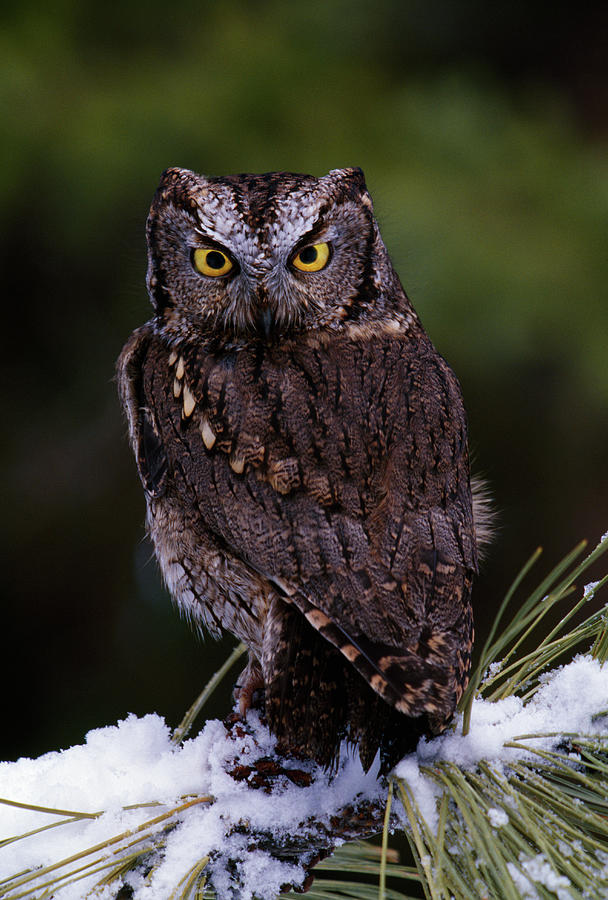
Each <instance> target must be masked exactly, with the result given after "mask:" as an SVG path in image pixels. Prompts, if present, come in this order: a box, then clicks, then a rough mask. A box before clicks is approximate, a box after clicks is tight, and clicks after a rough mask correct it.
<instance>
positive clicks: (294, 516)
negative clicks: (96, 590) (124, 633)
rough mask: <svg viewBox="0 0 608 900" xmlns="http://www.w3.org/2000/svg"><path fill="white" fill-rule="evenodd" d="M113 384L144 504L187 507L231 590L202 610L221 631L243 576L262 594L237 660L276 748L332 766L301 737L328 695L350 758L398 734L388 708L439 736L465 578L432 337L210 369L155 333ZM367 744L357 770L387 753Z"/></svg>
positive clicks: (305, 343)
mask: <svg viewBox="0 0 608 900" xmlns="http://www.w3.org/2000/svg"><path fill="white" fill-rule="evenodd" d="M119 366H120V369H121V372H122V375H121V377H120V383H121V385H122V388H121V390H122V395H123V403H124V405H125V407H126V409H127V414H128V417H129V422H130V432H131V438H132V442H133V445H134V449H135V453H136V458H137V462H138V467H139V471H140V475H141V478H142V481H143V484H144V487H145V489H146V492H147V495H148V500H149V504H150V505H151V506H152V507H153V506H154V505H155V504H158V505H162V504H166V503H170V504H173V506H181V507H182V508H183V510H184V519H183V525H182V527H183V528H184V530H185V531H186V530H188V529H189V537H188V540H189V546H192V545H193V544H194V545H196V543H197V542H200V544H201V546H203V547H207V546H209V545H212V546H213V548H214V552H217V553H218V554H219V555H220V556H221V557H222V560H223V567H221V572H220V571H219V570H218V574H217V576H216V582H217V581H221V579H224V580H225V582H226V583H225V584H224V585H223V587H222V585H220V586H219V587H218V584H215V586H214V588H213V590H211V588H209V590H208V591H207V596H206V597H205V598H203V601H202V602H203V603H205V602H206V603H207V604H209V605H210V606H214V608H215V609H216V612H215V613H213V615H217V617H218V618H219V619H221V618H222V617H221V614H219V613H218V612H217V605H218V603H219V602H220V601H219V600H218V597H219V596H220V595H221V594H222V590H223V591H224V594H225V595H228V594H230V593H231V595H232V596H234V594H235V593H238V592H239V590H241V593H243V594H244V595H243V596H242V598H241V599H242V603H243V604H250V605H251V604H252V599H251V597H250V596H247V595H246V593H245V591H244V590H243V589H242V588H239V586H240V585H241V583H242V580H243V570H245V571H250V572H251V578H252V583H253V584H254V585H255V590H256V591H257V592H258V595H259V594H260V592H261V593H264V585H266V586H267V590H266V596H265V599H264V600H263V601H260V602H259V603H258V606H257V607H256V609H255V610H253V609H252V611H251V614H252V615H253V617H254V618H256V617H257V619H258V620H263V621H260V622H259V633H258V636H257V638H255V639H252V638H251V636H250V637H249V641H250V643H251V642H252V640H253V642H254V643H255V646H254V647H253V650H254V653H255V655H256V656H257V658H258V660H259V662H260V664H261V667H262V671H263V675H264V681H265V683H266V698H267V714H268V715H269V717H270V720H271V723H274V727H275V730H276V731H277V732H278V733H283V734H284V735H287V736H289V735H288V733H290V735H291V737H292V738H294V735H295V741H296V743H297V742H298V741H299V742H300V744H302V745H305V746H306V747H307V748H308V750H310V751H311V752H312V754H313V755H316V757H317V758H318V759H320V760H321V761H325V762H331V760H332V759H333V758H334V756H335V752H336V749H335V747H334V748H333V749H332V750H331V752H329V751H327V752H325V753H324V752H323V750H322V747H321V745H322V743H323V740H324V739H325V737H326V736H327V735H326V734H325V732H323V734H321V736H320V737H319V738H318V739H317V738H307V737H306V736H307V735H308V734H309V732H310V730H311V728H313V729H314V727H315V726H313V724H312V722H313V720H314V719H315V718H316V720H317V721H319V720H320V719H322V718H323V716H325V717H326V718H327V709H325V708H321V707H322V698H323V697H325V699H327V697H326V695H327V692H328V691H329V694H330V695H331V698H330V699H331V703H334V704H337V705H338V706H339V705H340V704H341V706H342V713H343V715H342V718H343V720H344V722H343V723H342V724H336V725H334V726H331V725H330V724H329V723H327V722H325V724H324V725H323V726H322V727H321V726H319V727H321V731H323V728H324V729H325V731H326V732H327V733H329V732H331V729H332V727H333V729H334V732H335V733H334V734H333V739H334V741H335V740H339V738H340V737H343V736H348V737H351V739H359V738H360V737H361V735H363V734H364V733H366V729H367V730H368V731H369V721H368V722H365V721H363V720H364V719H365V718H366V717H367V718H368V719H370V715H371V719H370V721H371V720H373V719H374V716H379V717H380V718H378V724H377V727H381V726H380V724H379V723H380V722H381V720H382V716H384V717H385V718H386V716H387V715H388V716H393V717H394V716H395V715H396V714H395V713H394V712H386V710H385V709H383V708H384V707H386V704H388V705H389V707H390V708H391V709H393V710H396V711H397V712H398V713H400V714H404V715H405V716H408V717H416V718H417V719H418V722H419V725H420V730H422V731H424V730H425V729H426V730H427V731H428V730H430V731H433V730H440V729H441V727H442V726H443V725H444V723H445V722H447V721H448V720H449V718H450V716H451V715H452V713H453V711H454V708H455V705H456V703H457V701H458V699H459V697H460V695H461V694H462V691H463V690H464V687H465V686H466V682H467V679H468V671H469V665H470V651H471V644H472V616H471V606H470V590H471V581H472V576H473V573H474V571H475V570H476V566H477V559H476V548H475V532H474V526H473V519H472V509H471V492H470V484H469V470H468V457H467V434H466V417H465V413H464V409H463V405H462V400H461V396H460V390H459V387H458V383H457V381H456V379H455V376H454V375H453V373H452V372H451V370H450V368H449V367H448V366H447V364H446V363H445V362H444V361H443V359H442V358H441V357H440V356H439V355H438V354H437V353H436V351H435V350H434V348H433V347H432V345H431V344H430V342H428V340H427V339H426V337H425V336H424V335H422V336H421V335H420V334H417V335H416V336H414V337H410V336H408V334H403V335H399V334H394V333H387V332H386V331H382V329H379V331H378V334H377V335H370V334H367V335H366V336H365V337H355V338H352V337H349V336H348V335H346V334H342V335H334V336H332V337H330V338H327V339H326V340H324V341H323V342H320V341H319V340H315V339H310V338H303V339H302V340H301V341H296V340H293V341H291V342H285V343H283V344H282V345H281V347H273V346H267V345H264V344H262V343H253V342H252V343H251V344H249V345H244V346H243V347H240V348H239V349H233V350H224V351H223V352H222V353H217V354H214V353H212V352H209V351H207V350H204V349H202V348H201V347H200V346H195V345H190V346H188V345H183V346H181V347H179V348H177V347H176V348H174V349H171V348H169V347H168V346H167V345H166V344H165V343H164V342H163V340H162V339H161V338H160V337H159V336H157V335H156V333H155V331H154V328H153V326H152V325H151V324H149V325H147V326H144V327H143V328H142V329H140V330H139V331H138V332H136V333H135V334H134V335H133V337H132V338H131V340H130V342H129V343H128V344H127V346H126V347H125V350H124V351H123V354H122V357H121V362H120V363H119ZM161 518H162V517H161ZM193 535H194V537H193ZM153 537H154V540H155V543H156V545H157V550H158V544H159V541H160V542H162V541H163V540H165V537H163V535H159V534H156V535H155V534H153ZM166 539H167V540H168V539H169V536H167V537H166ZM170 539H171V540H172V541H175V535H172V536H171V538H170ZM159 557H160V558H161V564H162V553H159ZM233 572H234V573H236V574H235V576H234V579H233V581H232V582H231V577H232V573H233ZM165 575H167V573H166V572H165ZM207 577H208V578H210V577H211V576H210V574H209V572H207ZM167 580H168V581H170V579H169V578H168V579H167ZM211 580H212V579H211ZM306 623H308V625H307V624H306ZM221 624H224V623H221ZM308 626H311V627H308ZM226 627H230V626H229V625H228V626H226ZM232 630H235V633H237V634H238V635H239V636H240V637H243V636H244V635H243V634H241V633H239V631H238V629H236V628H233V629H232ZM250 631H251V630H250ZM315 634H316V635H317V637H314V635H315ZM319 635H320V636H322V639H321V638H319V637H318V636H319ZM319 642H320V643H319ZM327 642H329V645H333V647H335V648H337V650H338V651H339V654H336V653H335V652H334V651H331V648H330V647H329V645H328V644H327ZM323 654H324V655H325V657H326V659H325V661H322V659H321V657H323ZM336 660H337V661H336ZM340 660H341V662H340ZM345 660H347V661H348V664H347V665H346V667H345V666H344V662H345ZM304 665H307V666H308V668H309V670H310V671H308V672H304V670H303V666H304ZM323 666H324V667H325V668H324V669H323ZM315 667H316V668H315ZM322 669H323V671H322ZM354 670H356V672H358V673H359V675H360V676H362V677H363V679H364V681H365V682H366V683H367V685H369V686H370V687H371V688H372V689H373V692H375V694H374V695H371V696H372V700H371V701H370V699H369V697H368V699H367V701H366V703H367V706H365V704H363V705H362V704H361V703H360V702H358V701H357V702H355V701H354V700H353V699H352V697H350V695H349V696H347V693H348V691H350V693H351V694H352V693H353V690H354V691H357V690H360V691H363V689H364V688H365V685H364V684H363V683H362V682H361V679H360V678H358V677H357V676H356V674H355V673H354ZM315 673H316V674H315ZM287 679H290V683H287ZM340 680H342V681H344V682H345V686H344V685H343V686H339V685H338V686H336V684H334V682H336V681H340ZM322 685H325V687H322ZM327 685H329V687H327ZM353 685H354V688H353ZM365 690H367V688H365ZM332 691H333V693H332ZM345 691H346V693H345ZM311 694H312V696H311ZM315 697H316V698H317V699H316V701H315ZM374 697H375V699H374ZM298 698H299V699H298ZM302 698H306V702H307V703H308V709H309V711H308V713H305V712H301V711H300V712H298V709H297V708H296V707H297V705H298V703H299V702H300V701H302ZM378 698H382V700H383V701H386V703H382V702H381V701H379V699H378ZM315 702H318V705H319V709H317V710H315ZM370 704H371V705H370ZM374 704H375V705H374ZM372 707H373V711H372V713H370V710H371V709H372ZM311 709H312V713H311V712H310V710H311ZM334 713H335V711H334ZM289 717H291V718H289ZM335 717H336V716H335V715H334V718H335ZM338 718H339V715H338ZM397 718H400V717H399V716H398V715H397ZM288 719H289V722H288ZM347 721H348V722H349V724H348V727H347V725H346V722H347ZM382 721H383V720H382ZM328 729H329V731H328ZM404 730H405V729H404ZM324 735H325V737H324ZM367 740H368V745H369V746H368V747H367V749H365V748H364V750H363V751H362V758H364V754H365V755H366V759H364V762H367V764H369V762H371V759H370V756H371V758H373V755H374V753H375V749H376V747H377V746H378V745H381V744H382V740H381V737H380V736H379V735H376V736H375V738H374V739H373V740H372V738H370V737H369V736H368V738H367ZM374 740H375V743H374ZM307 742H308V743H307ZM406 743H407V742H406ZM406 743H403V741H402V742H401V743H399V741H397V744H398V746H397V750H403V747H406ZM385 751H386V754H389V755H390V752H392V751H390V752H389V750H387V749H386V747H385ZM386 754H385V755H386ZM393 755H394V754H393Z"/></svg>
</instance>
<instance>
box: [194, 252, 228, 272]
mask: <svg viewBox="0 0 608 900" xmlns="http://www.w3.org/2000/svg"><path fill="white" fill-rule="evenodd" d="M193 260H194V265H195V267H196V269H197V271H198V272H200V273H201V275H210V276H211V277H212V278H217V276H218V275H227V274H228V272H230V270H231V269H232V267H233V266H232V262H231V260H230V259H228V257H227V256H226V254H225V253H222V251H221V250H215V249H209V248H206V249H205V248H202V247H198V248H197V249H196V250H195V251H194V254H193Z"/></svg>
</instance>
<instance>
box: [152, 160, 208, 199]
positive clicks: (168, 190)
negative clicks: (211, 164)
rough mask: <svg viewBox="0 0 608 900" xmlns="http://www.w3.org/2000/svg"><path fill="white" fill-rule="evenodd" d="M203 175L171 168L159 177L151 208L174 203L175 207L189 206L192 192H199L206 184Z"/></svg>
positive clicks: (175, 167)
mask: <svg viewBox="0 0 608 900" xmlns="http://www.w3.org/2000/svg"><path fill="white" fill-rule="evenodd" d="M206 182H207V179H206V178H205V176H204V175H197V173H196V172H192V171H191V170H190V169H180V168H179V167H178V166H172V167H171V168H169V169H165V171H164V172H163V173H162V175H161V176H160V182H159V184H158V187H157V189H156V194H155V196H154V200H153V201H152V207H154V206H155V205H157V204H166V203H175V204H176V205H177V206H183V207H186V208H188V207H189V206H191V205H192V204H191V199H192V192H193V191H200V190H201V188H202V187H204V185H205V184H206Z"/></svg>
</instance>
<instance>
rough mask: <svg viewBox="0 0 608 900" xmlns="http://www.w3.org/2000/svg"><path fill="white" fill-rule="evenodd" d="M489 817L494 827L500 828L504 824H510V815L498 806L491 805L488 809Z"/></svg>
mask: <svg viewBox="0 0 608 900" xmlns="http://www.w3.org/2000/svg"><path fill="white" fill-rule="evenodd" d="M488 819H489V820H490V825H491V826H492V828H500V827H501V826H502V825H508V824H509V816H508V814H507V812H506V811H505V810H504V809H499V808H498V807H497V806H491V807H490V809H489V810H488Z"/></svg>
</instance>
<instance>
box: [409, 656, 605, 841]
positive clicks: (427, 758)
mask: <svg viewBox="0 0 608 900" xmlns="http://www.w3.org/2000/svg"><path fill="white" fill-rule="evenodd" d="M543 681H544V683H543V684H542V685H541V687H540V688H539V689H538V690H537V692H536V693H535V694H534V696H533V697H532V698H531V700H530V701H529V702H528V703H526V704H525V705H524V703H523V701H522V700H521V699H520V698H519V697H508V698H507V699H505V700H499V701H497V702H493V703H492V702H490V701H488V700H481V699H477V700H475V701H474V703H473V710H472V715H471V726H470V730H469V733H468V734H467V735H464V736H463V735H462V733H461V731H460V728H461V719H460V720H459V721H458V723H457V727H456V730H455V731H453V732H448V733H446V734H444V735H441V736H440V737H438V738H435V739H434V740H432V741H426V740H424V739H423V740H421V741H420V743H419V744H418V747H417V749H416V752H415V753H411V754H409V755H408V756H406V757H405V758H404V759H403V760H402V761H401V762H400V763H399V764H398V765H397V767H396V769H395V774H396V775H397V776H398V777H399V778H402V779H403V780H404V781H405V782H407V784H408V786H409V788H410V790H411V792H412V794H413V795H414V799H415V800H416V802H417V803H418V805H419V807H420V811H421V813H422V815H423V816H424V818H425V819H426V822H427V824H428V825H429V827H430V828H432V829H433V830H434V829H435V827H436V825H437V810H436V798H438V797H439V789H438V788H437V787H436V786H435V785H434V783H433V782H431V781H430V779H428V778H426V776H425V775H424V774H423V773H422V772H421V771H420V768H419V767H420V766H431V765H433V764H435V763H437V762H440V761H442V760H446V761H449V762H452V763H455V764H456V765H458V766H461V767H462V768H464V769H471V768H474V767H475V766H476V765H477V763H478V762H479V761H480V760H481V759H483V760H486V761H488V762H490V763H493V764H494V765H496V766H498V767H500V766H501V765H508V763H509V761H511V760H516V759H521V758H524V757H526V756H527V753H526V751H525V750H522V749H521V748H512V747H506V746H505V744H508V743H510V742H512V741H514V740H515V739H516V738H518V737H521V736H523V735H530V734H543V735H551V734H555V733H560V732H571V733H572V732H574V733H582V734H598V733H600V732H601V731H602V729H603V728H605V724H604V725H603V724H602V723H601V721H598V722H594V721H593V716H594V715H595V714H597V713H599V712H601V711H602V710H605V709H606V708H608V666H605V667H604V668H602V666H601V664H600V663H599V662H598V661H597V660H595V659H592V657H590V656H582V655H581V656H577V657H576V658H575V659H574V660H573V661H572V662H571V663H569V664H568V665H567V666H562V667H560V668H557V669H554V670H553V671H552V672H550V673H548V674H547V675H546V676H545V677H544V679H543ZM557 740H559V738H554V737H551V736H548V737H540V738H534V739H532V740H525V741H519V742H518V743H520V744H525V745H526V746H532V747H537V748H539V747H540V748H550V747H552V746H553V745H554V744H555V743H556V742H557Z"/></svg>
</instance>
